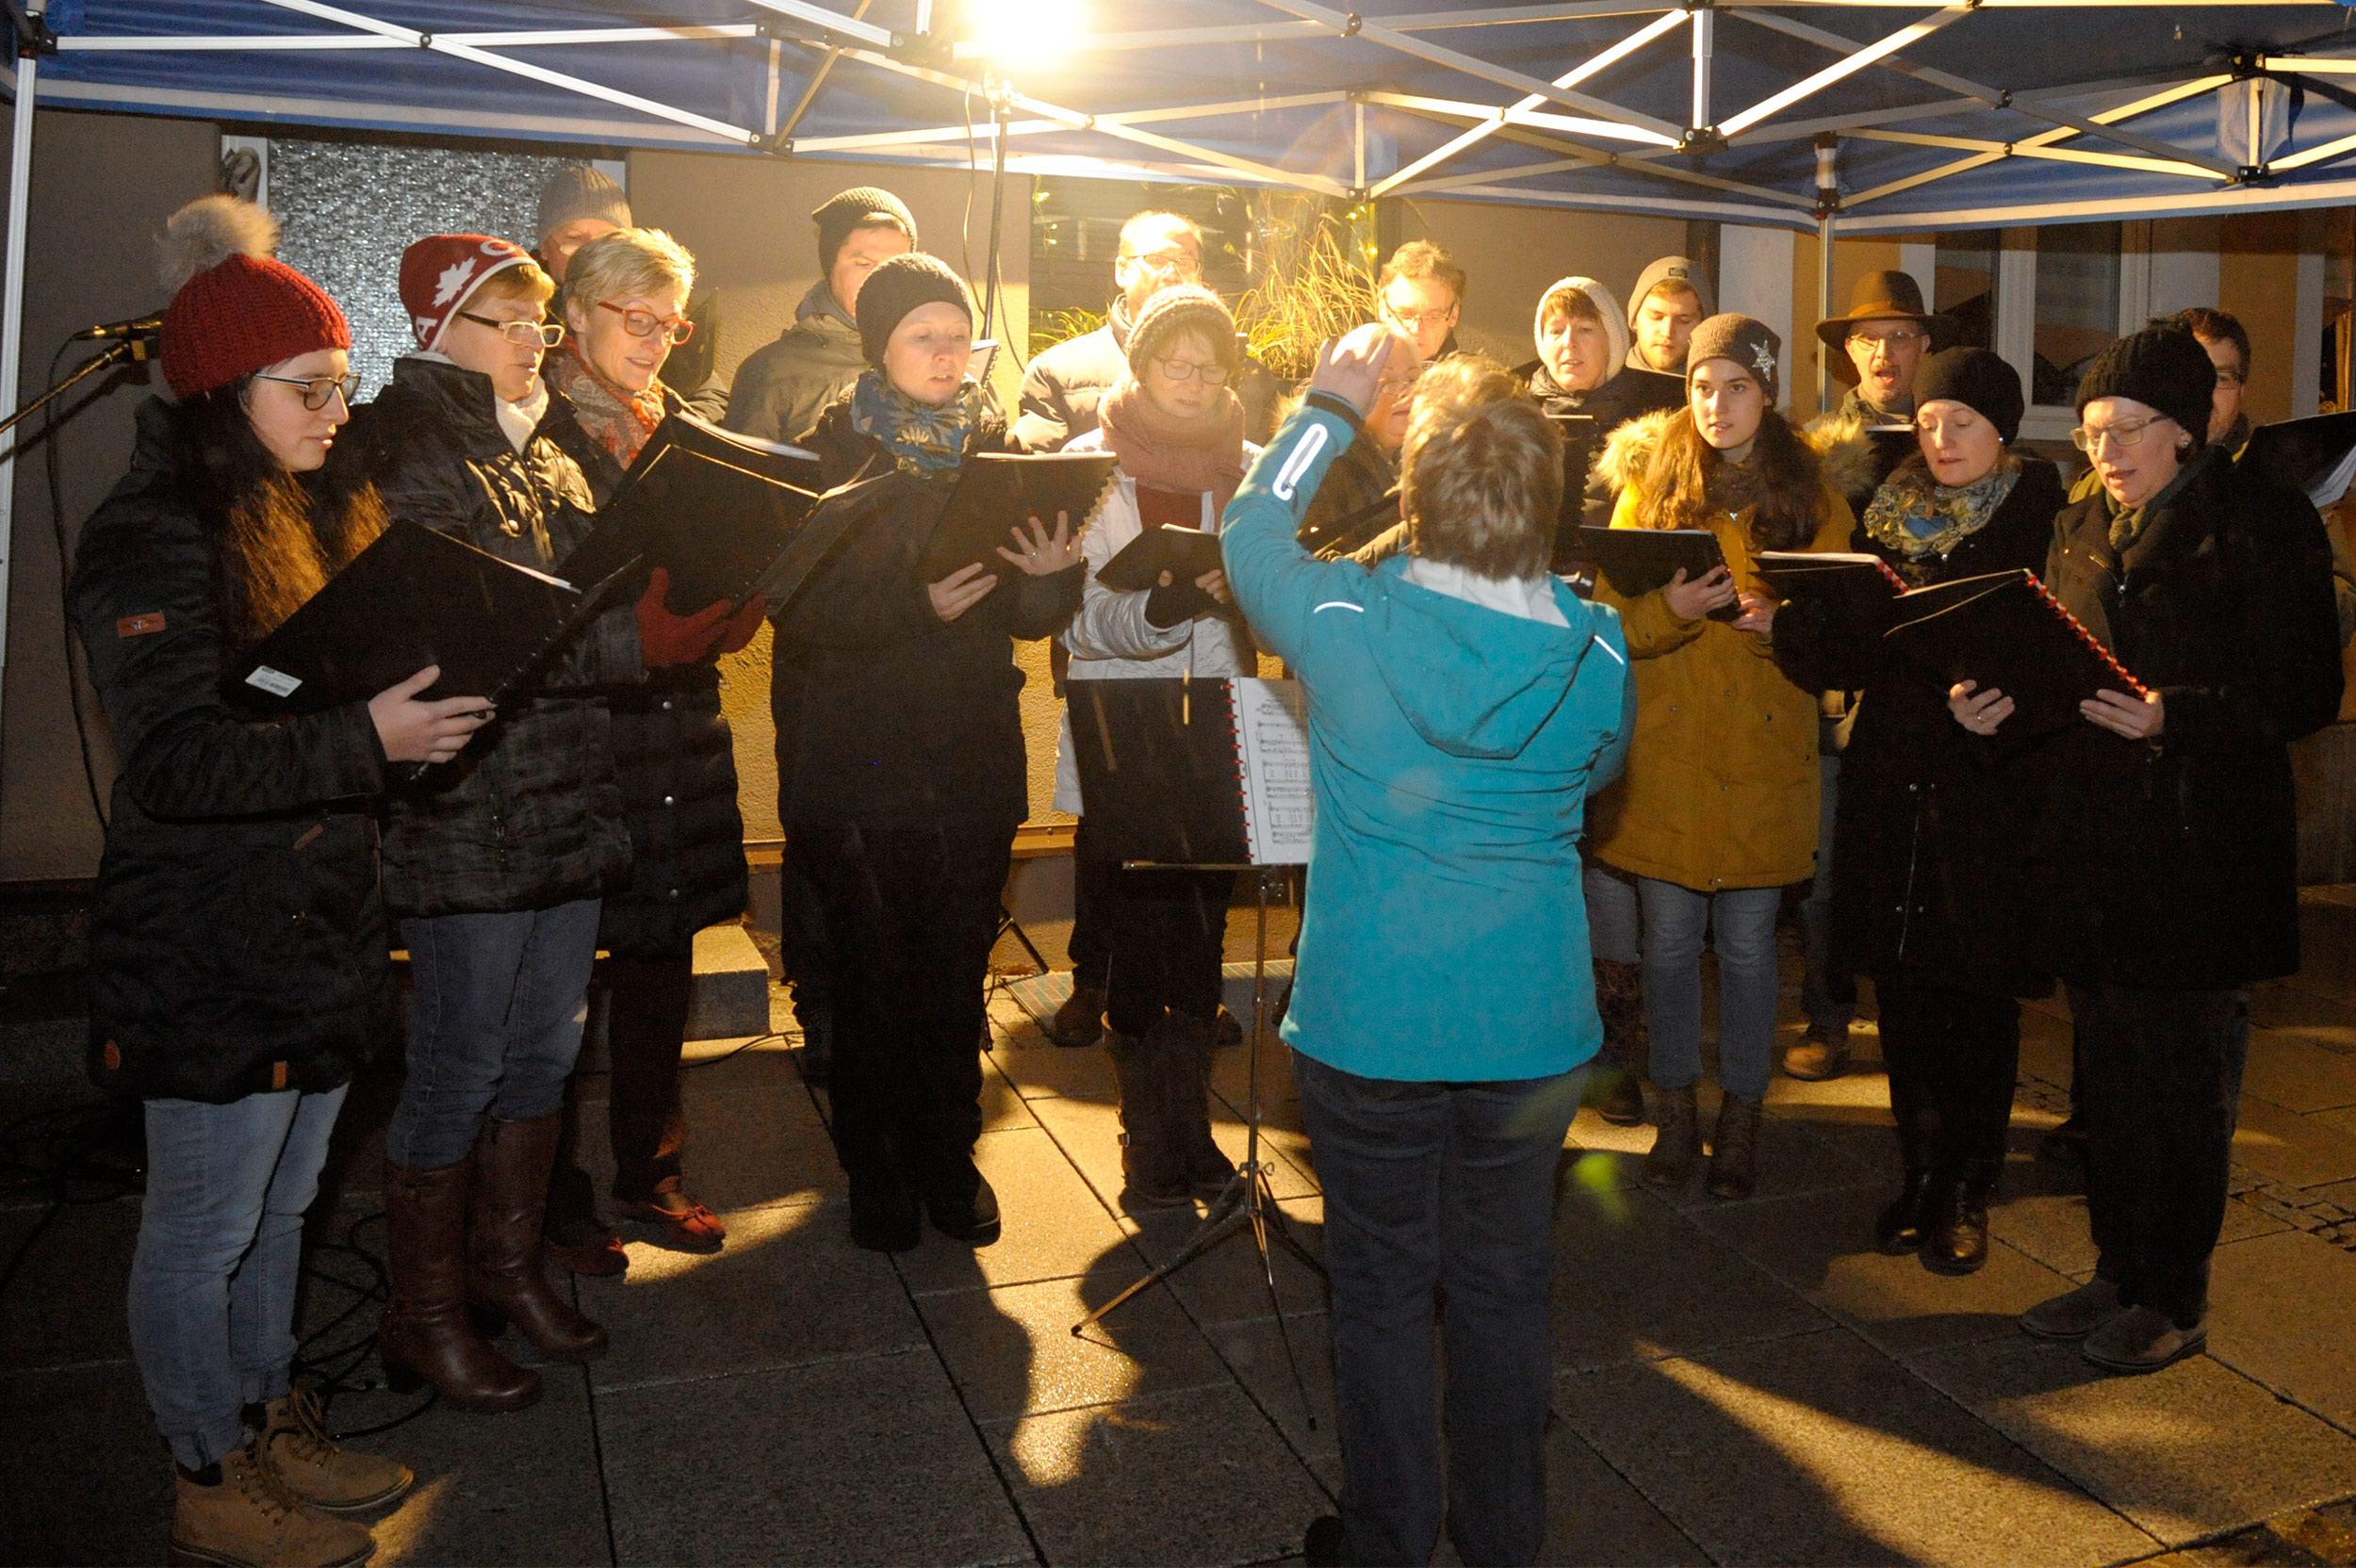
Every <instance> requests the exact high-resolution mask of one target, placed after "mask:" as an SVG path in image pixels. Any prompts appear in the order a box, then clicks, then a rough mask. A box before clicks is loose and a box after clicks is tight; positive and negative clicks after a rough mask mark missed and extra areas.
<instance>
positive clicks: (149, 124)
mask: <svg viewBox="0 0 2356 1568" xmlns="http://www.w3.org/2000/svg"><path fill="white" fill-rule="evenodd" d="M220 154H221V133H220V129H219V127H217V126H215V125H213V124H211V123H209V122H200V121H189V120H160V119H154V118H150V117H147V116H143V115H98V114H77V113H70V112H66V111H62V110H48V109H43V110H40V111H38V112H37V113H36V114H35V115H34V126H33V180H32V191H31V208H30V213H29V217H30V221H29V223H28V224H27V229H26V232H27V236H28V237H27V242H26V248H25V355H24V359H23V362H22V364H21V367H20V375H21V378H22V380H21V384H22V386H23V388H24V393H23V395H24V396H25V397H27V398H29V397H32V396H34V395H35V394H37V393H38V392H39V391H40V390H41V388H42V387H43V386H45V385H47V384H48V371H49V365H50V356H51V355H52V354H53V353H55V352H57V348H58V346H59V345H60V344H61V343H63V342H64V340H65V338H66V335H68V334H69V333H72V332H74V331H75V330H76V329H78V328H81V327H87V326H90V325H91V324H92V323H94V322H99V321H113V320H120V319H123V318H125V317H131V316H141V315H146V314H148V313H150V312H152V311H155V310H158V309H160V308H162V306H163V304H164V298H163V289H162V287H161V286H160V285H159V284H158V283H157V282H156V280H155V236H156V235H157V234H158V233H159V232H161V229H162V226H163V221H164V219H165V218H166V217H168V216H169V215H170V214H171V213H172V210H173V209H174V208H176V207H178V206H179V205H180V204H182V203H184V202H187V201H188V200H190V199H191V198H194V197H197V196H201V195H203V194H205V192H206V191H208V190H211V189H212V188H214V186H215V184H216V183H217V180H218V171H219V159H220ZM5 177H6V171H5V168H0V180H5ZM86 352H87V347H82V348H77V350H76V351H74V352H70V353H68V354H67V355H66V357H65V359H64V361H63V368H72V367H73V366H74V365H77V364H79V363H81V361H82V359H83V357H84V355H85V353H86ZM162 383H163V378H162V376H161V375H160V373H158V372H157V370H156V369H155V367H152V366H138V367H133V368H127V369H124V370H120V371H116V372H113V373H111V374H109V375H108V376H106V377H105V378H103V379H102V380H100V381H98V382H95V383H90V382H86V383H84V384H83V385H82V387H80V388H77V389H76V391H75V393H74V395H73V399H72V401H71V403H70V404H67V405H61V412H64V413H66V415H67V417H66V418H65V421H64V423H63V424H62V426H61V427H60V430H59V433H58V437H57V458H58V471H59V473H58V477H59V482H60V483H59V488H60V490H61V491H62V493H63V496H64V502H65V504H64V507H63V509H62V512H63V518H64V523H65V532H66V535H67V538H68V540H69V542H70V541H71V540H72V538H73V537H74V535H75V534H77V533H78V532H79V531H80V529H81V525H82V520H83V519H84V518H86V517H88V516H89V515H90V513H91V511H92V510H94V509H95V508H96V507H97V505H98V503H99V502H100V501H101V500H103V499H104V498H106V492H107V491H108V490H109V489H111V488H112V487H113V485H114V483H115V481H117V480H118V479H120V478H121V477H122V476H123V470H124V469H125V468H126V467H127V466H129V462H130V455H131V440H132V411H133V410H134V409H136V408H137V407H138V406H139V402H140V400H142V399H143V398H144V397H145V396H146V395H147V393H148V391H149V388H150V386H151V385H153V386H156V387H160V386H161V385H162ZM40 426H41V420H40V418H39V417H35V418H34V419H33V420H31V421H29V422H27V423H26V424H25V425H22V426H20V427H18V433H19V435H20V437H21V440H20V446H19V455H18V462H17V465H16V479H15V487H14V489H15V505H16V513H15V525H14V539H13V546H12V548H11V549H10V551H9V552H8V668H7V672H6V685H5V688H0V692H4V694H5V695H4V700H5V711H4V712H0V735H4V736H5V741H6V744H5V750H4V751H0V881H19V880H28V879H37V878H48V877H83V876H90V875H92V874H95V873H96V871H97V869H98V854H99V849H100V847H101V843H102V830H101V828H100V826H99V824H98V818H97V815H96V813H95V812H94V811H93V810H92V809H91V806H90V787H89V785H88V784H87V783H86V782H85V780H84V777H83V771H82V750H81V742H80V740H79V738H78V736H77V734H76V730H75V725H74V704H73V700H72V691H73V688H71V687H69V685H68V681H69V679H70V678H75V679H78V677H69V675H68V673H67V671H68V665H67V662H66V651H65V650H66V629H65V613H64V608H63V602H62V599H63V581H62V574H61V572H60V570H59V563H58V550H57V514H55V513H53V511H52V509H51V507H50V501H49V487H48V474H47V469H46V465H45V454H44V449H43V446H42V445H41V437H40ZM74 662H75V665H76V666H77V667H78V664H79V662H80V652H79V649H78V648H77V649H76V650H75V653H74ZM80 690H81V694H82V708H83V712H84V714H85V716H86V718H87V720H88V723H89V727H90V741H91V762H92V767H93V771H94V772H95V774H96V776H97V783H98V790H99V792H100V795H101V798H104V795H105V792H106V789H107V788H108V787H109V785H110V784H111V782H112V780H113V777H114V753H113V747H112V743H111V742H110V741H109V739H108V737H107V734H106V719H105V716H104V715H103V714H101V713H100V712H99V711H98V705H97V699H96V697H95V696H94V695H93V694H91V693H90V688H89V686H88V684H87V683H86V682H85V683H83V684H82V685H81V687H80Z"/></svg>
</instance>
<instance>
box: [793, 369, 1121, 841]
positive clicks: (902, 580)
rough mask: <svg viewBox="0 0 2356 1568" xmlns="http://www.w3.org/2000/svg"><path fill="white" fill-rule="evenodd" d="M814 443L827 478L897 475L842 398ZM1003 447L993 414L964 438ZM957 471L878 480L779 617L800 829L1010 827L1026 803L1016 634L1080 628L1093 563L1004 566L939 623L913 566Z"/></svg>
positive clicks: (822, 421)
mask: <svg viewBox="0 0 2356 1568" xmlns="http://www.w3.org/2000/svg"><path fill="white" fill-rule="evenodd" d="M810 445H811V449H813V450H815V451H816V452H817V453H818V455H819V456H820V458H821V459H823V460H824V463H825V471H824V475H823V477H824V480H825V482H826V484H827V485H829V486H833V485H837V484H842V483H844V482H847V481H849V480H850V479H852V478H853V477H854V476H856V475H858V474H859V473H860V472H862V471H865V472H872V473H883V474H890V473H891V459H890V458H889V457H888V456H887V455H886V454H885V453H884V449H883V447H882V444H881V443H879V442H877V441H876V440H875V438H874V437H872V436H867V435H862V434H860V433H859V432H857V431H855V430H853V429H852V428H851V410H850V401H849V400H848V399H847V398H846V399H844V400H843V401H841V402H838V403H836V404H834V405H833V406H832V407H830V408H828V409H827V410H826V413H825V414H823V415H822V416H820V417H819V420H818V425H817V428H816V430H815V431H813V432H812V439H811V443H810ZM1006 447H1007V438H1006V429H1005V427H1004V426H1003V425H1001V424H999V423H998V422H997V421H995V420H993V419H985V420H983V421H982V422H981V423H980V424H979V425H977V426H976V428H975V430H974V432H973V435H972V437H971V438H970V439H969V440H968V442H967V447H966V449H967V451H968V452H975V451H988V450H1004V449H1006ZM950 486H951V479H950V478H949V477H948V476H943V477H941V478H940V479H936V480H929V481H928V480H924V479H919V478H917V477H916V476H914V475H910V474H892V475H891V477H890V478H888V479H887V480H886V481H885V482H883V483H882V484H879V485H877V486H876V487H875V495H874V499H873V500H872V501H871V502H870V503H869V506H868V510H867V513H866V515H864V516H862V517H861V518H860V519H859V521H858V522H855V523H854V524H853V525H852V528H851V533H850V536H849V538H848V539H847V540H846V542H845V543H844V545H843V547H842V548H841V549H840V550H839V551H838V553H837V554H836V556H835V558H834V560H833V561H832V562H831V563H830V564H828V565H827V566H826V569H825V570H823V571H822V572H821V573H819V575H818V576H817V577H816V578H815V579H813V580H811V581H810V584H809V585H808V586H807V587H805V588H804V589H803V590H802V592H801V593H800V594H799V595H797V596H795V598H794V603H793V604H792V605H791V606H789V607H788V608H787V610H786V612H785V613H783V614H782V615H781V616H779V618H778V619H777V641H778V644H779V645H780V646H781V647H782V648H784V649H785V650H786V651H785V654H784V655H782V656H780V658H779V659H778V661H777V666H776V679H777V682H778V684H777V688H775V689H774V691H773V695H772V699H771V700H772V709H773V711H774V712H775V714H776V717H777V737H778V742H777V744H778V756H779V769H778V772H779V778H778V788H779V790H780V792H782V793H783V795H784V797H785V808H786V809H785V810H784V812H783V813H782V814H783V816H784V818H785V822H786V825H787V829H788V831H789V832H790V831H792V829H793V828H794V825H797V824H808V825H817V824H824V823H843V822H856V823H860V824H863V825H871V826H892V827H929V826H932V825H936V824H939V823H941V822H944V821H957V822H964V823H974V824H989V825H993V826H995V825H1004V826H1005V828H1006V831H1007V832H1009V833H1011V832H1012V831H1013V830H1014V827H1015V825H1017V824H1019V823H1020V822H1022V821H1023V818H1024V817H1025V816H1027V815H1028V814H1029V812H1030V805H1029V794H1028V789H1027V784H1026V779H1025V770H1024V767H1023V722H1022V715H1021V711H1020V696H1021V693H1022V690H1023V672H1022V671H1021V670H1019V669H1018V668H1016V667H1015V664H1014V661H1013V659H1012V657H1011V649H1010V648H1009V647H1008V645H1007V644H1008V640H1009V639H1010V638H1020V639H1023V640H1026V641H1027V640H1032V639H1036V638H1041V637H1052V636H1054V635H1055V633H1056V632H1059V631H1061V630H1062V629H1064V628H1065V627H1066V626H1067V625H1069V624H1070V623H1071V620H1072V614H1073V613H1074V612H1076V611H1077V610H1078V609H1079V607H1080V583H1081V579H1082V577H1083V575H1084V568H1083V567H1082V566H1080V565H1076V564H1075V565H1073V566H1072V567H1071V568H1070V569H1068V570H1066V571H1061V572H1057V573H1056V574H1055V575H1054V576H1052V577H1030V576H1027V575H1025V574H1024V573H1023V572H1022V571H1020V570H1019V569H1017V568H1015V567H1013V566H1010V565H1006V564H1003V563H1002V564H999V565H998V572H997V575H998V586H997V587H996V588H994V589H992V590H991V591H990V595H989V596H988V597H986V598H984V599H983V600H982V601H981V602H980V603H979V604H976V605H974V606H973V608H972V609H971V610H968V611H967V612H966V613H964V614H962V615H960V616H958V617H957V619H956V620H955V621H951V622H947V623H943V622H942V621H941V617H940V616H938V615H936V614H935V613H933V608H932V601H931V599H930V598H929V597H928V596H927V595H926V593H925V587H926V585H925V584H924V582H922V581H919V580H918V579H917V574H916V568H915V563H916V560H917V557H918V555H919V553H920V552H921V551H922V549H923V548H924V544H925V542H926V540H927V539H929V538H930V537H931V533H932V526H933V523H934V521H935V520H936V519H937V518H938V517H939V516H940V515H941V506H942V504H943V503H944V502H945V501H946V500H947V498H948V493H949V490H950ZM1008 521H1009V524H1010V525H1011V524H1012V523H1013V522H1014V521H1015V519H1011V518H1010V519H1008ZM789 672H791V673H793V674H796V675H798V677H799V678H798V679H797V680H793V681H789V680H788V676H789ZM789 686H790V687H791V689H788V688H789ZM789 736H791V737H793V739H792V741H791V742H789V741H788V739H787V737H789Z"/></svg>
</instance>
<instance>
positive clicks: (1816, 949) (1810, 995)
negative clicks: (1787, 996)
mask: <svg viewBox="0 0 2356 1568" xmlns="http://www.w3.org/2000/svg"><path fill="white" fill-rule="evenodd" d="M1816 762H1817V769H1818V776H1820V777H1821V778H1822V779H1823V782H1824V787H1823V789H1822V790H1821V791H1819V792H1818V796H1817V807H1816V880H1815V881H1814V882H1813V883H1811V884H1810V885H1809V887H1808V901H1807V902H1806V903H1804V904H1802V905H1801V906H1800V929H1801V930H1802V931H1803V932H1804V933H1806V935H1807V938H1808V969H1807V970H1806V972H1804V973H1803V976H1802V978H1801V981H1800V1011H1802V1012H1803V1013H1806V1014H1807V1015H1808V1023H1809V1024H1810V1025H1811V1026H1812V1027H1815V1028H1818V1029H1829V1030H1831V1031H1832V1032H1833V1033H1834V1034H1836V1035H1839V1034H1842V1033H1845V1032H1846V1031H1847V1029H1848V1027H1849V1025H1850V1023H1851V1022H1853V1021H1855V1020H1856V1018H1857V976H1855V975H1853V974H1835V973H1833V972H1832V839H1833V835H1832V824H1833V817H1834V815H1835V813H1836V812H1837V811H1838V810H1839V809H1840V807H1841V753H1839V752H1837V751H1835V750H1833V749H1832V748H1831V745H1830V743H1827V744H1826V745H1825V748H1824V751H1822V752H1821V753H1819V754H1818V756H1817V759H1816Z"/></svg>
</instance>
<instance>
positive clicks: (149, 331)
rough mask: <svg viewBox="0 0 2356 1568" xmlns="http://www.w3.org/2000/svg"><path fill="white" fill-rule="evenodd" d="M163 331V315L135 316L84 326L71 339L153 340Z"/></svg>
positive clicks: (78, 340) (80, 341) (75, 340)
mask: <svg viewBox="0 0 2356 1568" xmlns="http://www.w3.org/2000/svg"><path fill="white" fill-rule="evenodd" d="M163 332H164V319H163V318H162V317H160V316H134V317H132V318H131V319H129V320H127V321H108V322H106V324H105V325H103V326H96V327H84V328H83V329H82V330H81V331H80V332H77V333H75V334H74V335H73V337H72V338H71V339H69V341H71V342H74V343H99V342H105V341H106V340H108V339H112V338H123V339H127V340H129V341H132V342H153V341H154V340H155V339H156V338H158V337H161V336H162V335H163Z"/></svg>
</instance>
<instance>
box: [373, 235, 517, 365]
mask: <svg viewBox="0 0 2356 1568" xmlns="http://www.w3.org/2000/svg"><path fill="white" fill-rule="evenodd" d="M531 261H532V253H531V252H529V251H527V250H525V249H524V248H523V247H522V246H520V245H518V244H515V242H514V241H512V240H506V239H495V238H493V237H491V236H489V235H487V234H430V235H427V236H426V237H424V238H423V239H420V240H418V241H417V243H416V244H415V245H412V246H410V247H409V249H407V250H405V251H403V252H401V304H402V305H403V306H405V307H406V308H407V310H408V312H409V329H410V330H411V331H412V332H414V333H416V334H417V347H419V348H420V349H431V348H432V347H434V340H435V339H436V338H438V337H440V336H441V335H442V329H443V328H444V327H446V326H448V325H449V324H450V318H451V317H453V316H455V315H457V314H458V312H459V309H460V308H461V307H462V306H464V305H465V304H466V301H467V298H468V297H469V296H471V295H472V294H473V293H474V291H475V290H476V289H478V288H480V287H482V286H483V279H485V278H487V277H489V276H491V274H493V273H494V272H504V271H506V270H508V269H509V268H511V267H521V266H525V265H527V264H529V263H530V262H531Z"/></svg>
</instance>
